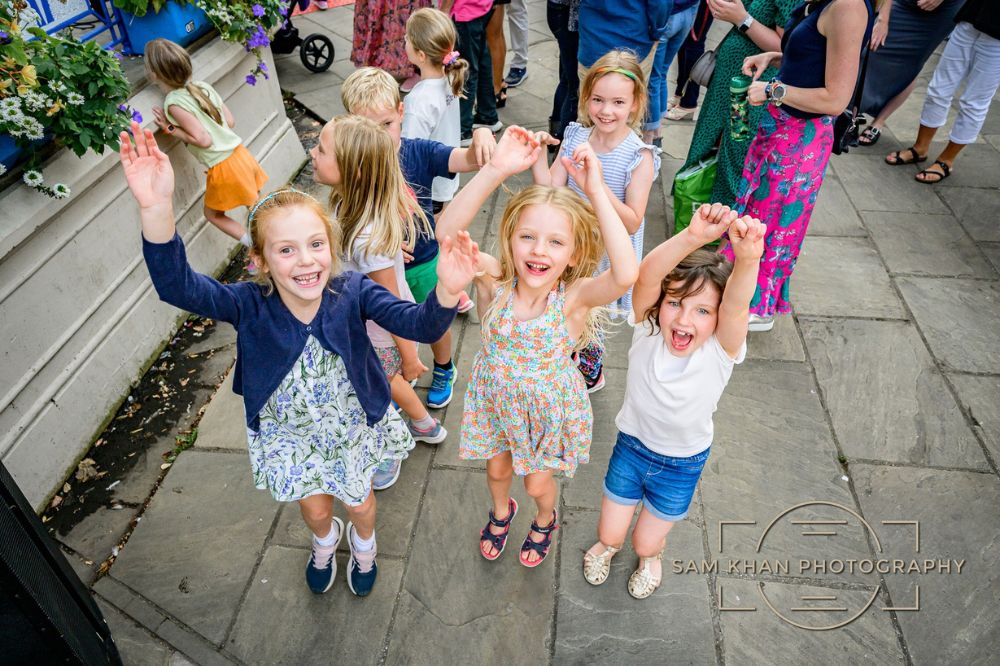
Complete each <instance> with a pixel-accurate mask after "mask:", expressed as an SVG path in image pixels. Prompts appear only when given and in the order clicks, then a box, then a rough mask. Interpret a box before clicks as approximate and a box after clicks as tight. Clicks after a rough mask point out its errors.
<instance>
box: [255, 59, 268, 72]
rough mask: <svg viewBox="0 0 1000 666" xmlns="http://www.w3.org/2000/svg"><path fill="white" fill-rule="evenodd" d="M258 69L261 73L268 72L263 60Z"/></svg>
mask: <svg viewBox="0 0 1000 666" xmlns="http://www.w3.org/2000/svg"><path fill="white" fill-rule="evenodd" d="M257 69H259V70H260V71H262V72H266V71H267V63H266V62H264V61H263V60H261V61H260V62H259V63H258V64H257Z"/></svg>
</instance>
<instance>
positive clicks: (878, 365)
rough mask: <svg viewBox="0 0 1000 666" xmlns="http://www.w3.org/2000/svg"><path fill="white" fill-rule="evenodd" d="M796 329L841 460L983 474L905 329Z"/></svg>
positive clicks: (911, 332)
mask: <svg viewBox="0 0 1000 666" xmlns="http://www.w3.org/2000/svg"><path fill="white" fill-rule="evenodd" d="M801 326H802V335H803V336H804V337H805V340H806V345H807V346H808V347H809V356H810V359H811V360H812V363H813V367H814V368H815V369H816V379H817V381H818V382H819V385H820V387H821V388H822V389H823V397H824V398H825V400H826V406H827V409H828V410H829V412H830V418H831V420H832V421H833V428H834V430H835V431H836V433H837V439H838V441H839V442H840V446H841V448H842V449H843V451H844V454H845V455H846V456H847V457H848V459H854V458H865V459H871V460H886V461H889V462H900V463H908V464H916V465H937V466H947V467H969V468H974V469H982V470H985V469H988V466H987V464H986V460H985V458H984V457H983V454H982V449H981V448H980V446H979V442H978V441H976V438H975V437H974V436H973V434H972V432H971V431H970V430H969V427H968V425H967V424H966V422H965V418H964V417H963V416H962V413H961V412H960V411H959V409H958V406H957V405H956V404H955V401H954V400H953V399H952V397H951V393H950V392H949V391H948V387H947V386H946V385H945V381H944V378H943V377H942V376H941V374H940V373H939V372H938V370H937V368H936V367H935V366H934V361H933V359H932V358H931V356H930V354H929V353H928V352H927V348H926V347H924V344H923V341H922V340H921V339H920V336H919V335H918V333H917V331H916V329H915V328H914V326H913V325H912V324H911V323H909V322H896V321H859V320H834V321H803V322H801Z"/></svg>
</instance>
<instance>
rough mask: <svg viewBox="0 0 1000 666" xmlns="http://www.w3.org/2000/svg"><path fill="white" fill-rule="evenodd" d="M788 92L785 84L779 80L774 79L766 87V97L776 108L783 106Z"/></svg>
mask: <svg viewBox="0 0 1000 666" xmlns="http://www.w3.org/2000/svg"><path fill="white" fill-rule="evenodd" d="M786 92H788V90H787V89H786V88H785V84H784V83H782V82H781V81H779V80H778V79H772V80H771V82H770V83H768V84H767V85H766V86H764V97H766V98H767V101H768V102H771V104H774V105H775V106H781V103H782V102H783V101H784V99H785V93H786Z"/></svg>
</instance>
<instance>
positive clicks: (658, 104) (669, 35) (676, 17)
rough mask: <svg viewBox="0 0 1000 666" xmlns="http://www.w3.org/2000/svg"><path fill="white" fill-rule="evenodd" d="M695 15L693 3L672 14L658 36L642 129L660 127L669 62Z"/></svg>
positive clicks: (672, 59)
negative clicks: (646, 111)
mask: <svg viewBox="0 0 1000 666" xmlns="http://www.w3.org/2000/svg"><path fill="white" fill-rule="evenodd" d="M697 15H698V5H694V6H693V7H688V8H687V9H684V10H681V11H679V12H677V13H676V14H672V15H671V16H670V19H669V20H668V21H667V30H666V32H664V33H663V37H661V38H660V46H659V48H657V49H656V55H654V56H653V71H652V73H651V74H650V75H649V106H648V113H647V116H646V122H645V123H643V125H642V129H643V130H644V131H651V130H658V129H660V123H661V118H662V116H663V113H664V112H665V111H666V110H667V102H668V100H669V94H668V89H669V86H668V85H667V70H669V69H670V63H672V62H673V61H674V56H675V55H677V52H678V51H679V50H680V48H681V44H683V43H684V40H685V39H687V36H688V32H690V31H691V26H692V25H693V24H694V18H695V16H697Z"/></svg>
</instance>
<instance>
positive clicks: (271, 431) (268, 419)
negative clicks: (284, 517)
mask: <svg viewBox="0 0 1000 666" xmlns="http://www.w3.org/2000/svg"><path fill="white" fill-rule="evenodd" d="M247 439H248V444H249V449H250V467H251V470H252V472H253V480H254V485H256V486H257V487H258V488H260V489H265V488H266V489H268V490H270V491H271V494H272V495H273V496H274V499H276V500H278V501H279V502H292V501H295V500H300V499H302V498H304V497H309V496H310V495H316V494H319V493H323V494H325V495H333V496H334V497H336V498H337V499H339V500H340V501H342V502H343V503H344V504H347V505H350V506H357V505H359V504H361V503H362V502H364V501H365V500H366V499H367V498H368V494H369V493H370V492H371V487H372V474H374V473H375V468H376V467H378V465H379V463H381V462H382V461H383V460H402V459H403V458H406V457H407V455H409V451H410V449H412V448H413V446H414V443H413V437H412V436H411V435H410V431H409V429H408V428H407V427H406V424H405V423H404V422H403V419H402V418H400V416H399V414H398V413H397V412H396V410H395V409H393V408H392V407H390V408H389V409H388V411H387V412H386V414H385V416H383V417H382V420H381V421H379V422H378V423H376V424H375V425H374V426H369V425H368V421H367V420H366V417H365V411H364V409H363V408H362V407H361V403H360V402H359V401H358V396H357V394H356V393H355V391H354V385H353V384H351V380H350V378H348V376H347V368H346V366H345V365H344V361H343V359H341V358H340V356H338V355H337V354H334V353H333V352H329V351H327V350H326V349H323V347H322V346H320V344H319V341H318V340H316V338H314V337H312V336H309V339H308V340H306V346H305V349H303V350H302V354H301V356H299V359H298V360H297V361H296V362H295V365H293V366H292V369H291V370H289V371H288V374H287V375H285V378H284V379H283V380H281V384H279V385H278V388H276V389H275V390H274V393H272V394H271V397H270V398H268V400H267V404H265V405H264V408H263V409H261V410H260V425H259V427H258V429H257V430H256V431H253V430H251V429H250V428H247Z"/></svg>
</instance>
